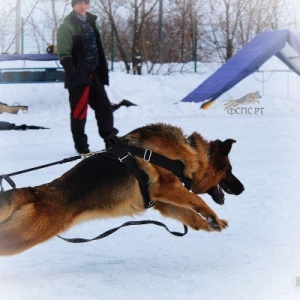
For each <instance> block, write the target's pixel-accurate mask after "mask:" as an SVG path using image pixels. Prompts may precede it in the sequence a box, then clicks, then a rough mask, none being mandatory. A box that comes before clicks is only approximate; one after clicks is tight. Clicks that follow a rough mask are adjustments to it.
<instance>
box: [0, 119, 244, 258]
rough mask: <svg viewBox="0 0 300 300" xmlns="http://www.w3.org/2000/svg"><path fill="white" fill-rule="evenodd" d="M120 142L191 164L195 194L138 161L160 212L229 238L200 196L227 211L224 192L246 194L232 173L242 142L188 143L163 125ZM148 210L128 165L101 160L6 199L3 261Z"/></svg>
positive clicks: (0, 230) (194, 138) (1, 217)
mask: <svg viewBox="0 0 300 300" xmlns="http://www.w3.org/2000/svg"><path fill="white" fill-rule="evenodd" d="M120 140H121V141H122V142H123V143H125V144H127V145H129V146H134V147H139V148H143V149H149V150H152V151H153V153H157V154H160V155H162V156H164V157H167V158H169V159H171V160H180V161H181V162H183V166H184V169H183V172H184V175H185V176H186V177H187V178H189V179H190V180H191V188H190V191H189V190H188V189H186V188H185V187H184V186H183V184H182V182H181V181H180V179H179V178H178V177H177V176H175V175H174V174H173V173H172V172H170V171H168V170H166V169H164V168H162V167H160V166H157V165H155V164H152V163H151V162H149V161H148V160H147V159H142V158H138V157H134V160H135V161H136V163H137V165H138V167H139V169H140V170H143V171H144V172H145V173H146V174H147V176H148V178H149V181H148V184H149V187H148V193H149V197H150V199H151V200H153V201H155V204H154V205H153V208H154V209H157V210H158V211H159V212H160V213H161V214H163V215H164V216H166V217H170V218H174V219H177V220H178V221H180V222H181V223H183V224H185V225H187V226H189V227H191V228H193V229H195V230H199V229H202V230H206V231H221V230H222V229H224V228H225V227H226V226H227V222H226V221H224V220H221V219H219V218H218V217H217V215H216V213H215V212H214V211H213V210H212V209H211V208H210V207H209V206H208V205H207V204H206V203H205V202H204V201H203V200H202V199H201V198H200V197H199V196H198V195H197V194H202V193H206V192H207V193H209V194H210V195H211V196H212V197H213V199H214V200H215V201H216V202H218V203H220V204H222V203H224V193H223V191H222V189H223V190H224V191H225V192H227V193H231V194H235V195H238V194H240V193H242V191H243V190H244V187H243V185H242V183H241V182H240V181H239V180H238V179H237V178H236V177H235V176H234V175H233V174H232V173H231V165H230V163H229V160H228V154H229V152H230V150H231V146H232V143H234V142H235V141H234V140H232V139H228V140H226V141H224V142H221V141H220V140H216V141H211V142H207V141H206V140H204V139H203V138H202V136H201V135H200V134H198V133H197V132H194V133H193V134H192V135H191V136H189V137H186V136H185V135H184V134H183V132H182V130H181V129H180V128H177V127H174V126H171V125H167V124H162V123H159V124H151V125H148V126H145V127H141V128H138V129H136V130H134V131H132V132H130V133H128V134H127V135H125V136H123V137H121V138H120ZM144 210H145V206H144V199H143V196H142V193H141V189H140V185H139V183H138V181H137V179H136V177H135V176H133V174H132V172H131V171H129V170H128V168H127V167H126V166H124V164H122V162H120V161H118V160H112V159H108V158H106V157H103V156H101V155H97V154H96V155H93V156H90V157H88V158H85V159H84V160H82V161H81V162H80V163H79V164H77V165H76V166H75V167H74V168H72V169H71V170H69V171H68V172H66V173H65V174H63V175H62V176H61V177H60V178H58V179H55V180H54V181H52V182H50V183H47V184H43V185H40V186H36V187H27V188H19V189H12V190H8V191H6V192H4V193H2V194H0V255H12V254H17V253H20V252H22V251H25V250H27V249H29V248H30V247H33V246H35V245H37V244H39V243H41V242H44V241H46V240H48V239H50V238H52V237H54V236H56V235H58V234H59V233H61V232H63V231H65V230H67V229H68V228H69V227H71V226H72V225H74V224H76V223H80V222H83V221H87V220H91V219H94V218H106V217H118V216H130V215H133V214H139V213H142V212H143V211H144Z"/></svg>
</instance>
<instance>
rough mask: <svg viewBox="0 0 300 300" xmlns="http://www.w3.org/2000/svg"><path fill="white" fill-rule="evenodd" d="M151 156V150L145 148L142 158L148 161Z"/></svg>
mask: <svg viewBox="0 0 300 300" xmlns="http://www.w3.org/2000/svg"><path fill="white" fill-rule="evenodd" d="M151 156H152V150H149V149H145V152H144V158H143V159H144V160H145V161H150V159H151Z"/></svg>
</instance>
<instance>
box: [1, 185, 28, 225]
mask: <svg viewBox="0 0 300 300" xmlns="http://www.w3.org/2000/svg"><path fill="white" fill-rule="evenodd" d="M30 194H31V191H30V188H26V189H25V188H23V189H16V190H9V191H6V192H4V193H2V194H0V224H1V223H2V222H4V221H5V220H6V219H8V218H9V217H10V216H11V215H12V214H13V213H14V212H15V211H16V210H17V209H18V208H19V207H20V206H22V205H24V204H25V203H28V199H31V197H30Z"/></svg>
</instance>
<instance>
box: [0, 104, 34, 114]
mask: <svg viewBox="0 0 300 300" xmlns="http://www.w3.org/2000/svg"><path fill="white" fill-rule="evenodd" d="M19 110H22V111H23V112H24V113H25V112H26V113H27V112H28V106H25V105H20V104H19V103H15V104H14V105H12V106H9V105H7V104H6V103H3V102H0V114H2V113H4V112H6V113H10V114H17V113H18V112H19Z"/></svg>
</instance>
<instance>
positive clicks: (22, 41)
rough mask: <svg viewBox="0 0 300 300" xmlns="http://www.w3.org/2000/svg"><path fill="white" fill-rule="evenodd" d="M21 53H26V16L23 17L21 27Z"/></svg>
mask: <svg viewBox="0 0 300 300" xmlns="http://www.w3.org/2000/svg"><path fill="white" fill-rule="evenodd" d="M21 53H22V54H24V18H22V27H21Z"/></svg>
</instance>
